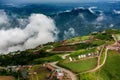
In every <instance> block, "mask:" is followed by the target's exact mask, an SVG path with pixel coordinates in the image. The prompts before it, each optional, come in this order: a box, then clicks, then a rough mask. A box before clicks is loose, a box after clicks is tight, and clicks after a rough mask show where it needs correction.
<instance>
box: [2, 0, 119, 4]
mask: <svg viewBox="0 0 120 80" xmlns="http://www.w3.org/2000/svg"><path fill="white" fill-rule="evenodd" d="M0 1H1V2H4V3H50V2H54V3H60V2H62V3H70V2H75V3H77V2H97V1H120V0H0Z"/></svg>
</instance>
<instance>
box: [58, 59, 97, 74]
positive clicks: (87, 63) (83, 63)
mask: <svg viewBox="0 0 120 80" xmlns="http://www.w3.org/2000/svg"><path fill="white" fill-rule="evenodd" d="M58 65H59V66H61V67H64V68H67V69H69V70H71V71H73V72H74V73H80V72H84V71H87V70H90V69H93V68H95V67H96V65H97V58H91V59H86V60H80V61H76V62H67V63H66V62H65V61H61V62H59V63H58Z"/></svg>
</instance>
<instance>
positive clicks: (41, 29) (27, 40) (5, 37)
mask: <svg viewBox="0 0 120 80" xmlns="http://www.w3.org/2000/svg"><path fill="white" fill-rule="evenodd" d="M28 21H29V23H28V24H27V26H26V27H25V28H24V29H21V28H11V29H8V30H3V29H1V30H0V38H1V39H0V51H1V53H8V52H13V51H17V50H25V49H29V48H35V47H37V46H38V45H40V44H44V43H47V42H53V41H55V40H56V39H57V34H58V32H59V31H58V30H57V28H56V26H55V24H54V21H53V20H52V19H51V18H49V17H47V16H45V15H43V14H32V15H31V16H30V17H29V18H28Z"/></svg>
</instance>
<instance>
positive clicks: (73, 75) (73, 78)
mask: <svg viewBox="0 0 120 80" xmlns="http://www.w3.org/2000/svg"><path fill="white" fill-rule="evenodd" d="M57 63H58V62H52V63H49V64H50V65H52V66H53V67H56V68H60V69H61V70H62V71H64V72H66V73H67V74H68V75H69V76H70V78H71V80H77V77H76V74H74V73H73V72H71V71H70V70H67V69H65V68H62V67H60V66H57V65H56V64H57Z"/></svg>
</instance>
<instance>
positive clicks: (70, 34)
mask: <svg viewBox="0 0 120 80" xmlns="http://www.w3.org/2000/svg"><path fill="white" fill-rule="evenodd" d="M75 35H76V32H75V29H74V28H72V27H71V28H69V29H68V31H64V39H68V38H70V37H73V36H75Z"/></svg>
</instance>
